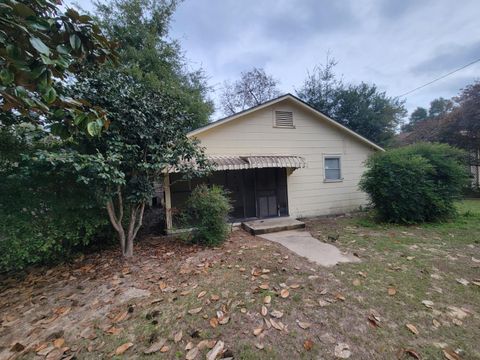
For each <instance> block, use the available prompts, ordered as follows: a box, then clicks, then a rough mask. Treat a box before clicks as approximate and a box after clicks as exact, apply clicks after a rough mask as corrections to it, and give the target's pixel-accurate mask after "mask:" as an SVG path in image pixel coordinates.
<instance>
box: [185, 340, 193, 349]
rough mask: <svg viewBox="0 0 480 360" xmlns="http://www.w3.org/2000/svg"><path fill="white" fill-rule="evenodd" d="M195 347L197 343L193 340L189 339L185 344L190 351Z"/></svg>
mask: <svg viewBox="0 0 480 360" xmlns="http://www.w3.org/2000/svg"><path fill="white" fill-rule="evenodd" d="M194 347H195V345H194V344H193V343H192V342H191V341H189V342H188V343H187V345H186V346H185V350H186V351H188V350H191V349H193V348H194Z"/></svg>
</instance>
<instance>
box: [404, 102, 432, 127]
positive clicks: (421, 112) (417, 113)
mask: <svg viewBox="0 0 480 360" xmlns="http://www.w3.org/2000/svg"><path fill="white" fill-rule="evenodd" d="M426 119H428V111H427V109H425V108H423V107H420V106H419V107H417V108H416V109H415V110H413V112H412V113H411V114H410V118H409V121H408V123H406V124H405V125H403V126H402V131H411V130H412V128H413V126H414V125H415V124H417V123H419V122H420V121H423V120H426Z"/></svg>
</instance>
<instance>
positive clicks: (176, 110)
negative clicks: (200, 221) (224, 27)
mask: <svg viewBox="0 0 480 360" xmlns="http://www.w3.org/2000/svg"><path fill="white" fill-rule="evenodd" d="M70 91H72V92H74V93H76V94H77V95H78V96H81V97H82V98H85V99H87V100H88V101H89V102H90V103H92V104H95V105H97V106H100V107H102V108H104V109H106V110H107V111H108V114H109V118H110V119H112V122H111V124H110V126H109V128H108V129H107V130H106V131H105V132H104V133H103V134H102V136H100V137H93V138H92V137H89V136H84V138H83V139H82V140H81V141H80V144H79V146H78V148H79V149H80V151H82V149H90V150H89V151H90V153H87V154H85V153H83V154H79V160H80V161H79V162H77V163H75V164H74V165H75V167H76V170H77V171H78V172H79V181H82V182H84V183H88V184H91V185H92V186H93V188H94V189H95V190H96V192H97V194H98V198H99V199H100V201H101V202H102V204H103V205H104V206H105V207H106V209H107V212H108V217H109V220H110V222H111V224H112V226H113V228H114V229H115V231H116V233H117V235H118V238H119V240H120V245H121V248H122V253H123V255H124V256H127V257H129V256H132V254H133V241H134V239H135V237H136V236H137V233H138V230H139V229H140V227H141V225H142V219H143V213H144V210H145V205H146V203H147V202H148V201H149V200H150V199H151V198H152V196H153V191H154V189H153V184H154V182H155V181H159V180H160V179H161V178H162V177H163V176H164V175H165V174H166V172H167V171H168V170H169V169H172V168H175V169H176V170H177V171H180V172H181V173H182V174H184V176H186V177H188V176H201V175H204V174H205V173H206V172H207V171H208V170H209V163H208V161H207V159H206V157H205V156H204V153H203V150H202V149H201V148H200V147H199V146H198V144H197V143H196V142H195V141H192V140H190V139H188V138H187V136H186V129H188V128H189V125H190V124H191V122H193V121H195V118H194V116H193V114H190V113H187V112H185V111H184V110H183V109H184V107H182V106H180V103H181V101H180V99H178V98H175V97H173V96H167V95H165V94H159V93H156V92H152V91H151V89H149V88H147V87H145V86H144V85H142V84H139V83H136V82H134V81H133V79H132V78H131V77H129V76H127V75H123V74H121V73H119V72H117V71H115V70H103V71H101V72H96V73H93V74H88V75H86V76H84V77H82V78H80V79H79V81H78V83H77V84H76V85H75V86H74V87H73V88H72V89H71V90H70Z"/></svg>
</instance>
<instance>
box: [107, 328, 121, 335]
mask: <svg viewBox="0 0 480 360" xmlns="http://www.w3.org/2000/svg"><path fill="white" fill-rule="evenodd" d="M122 330H123V328H117V327H115V326H112V327H110V328H108V329H107V333H108V334H112V335H118V334H120V333H121V332H122Z"/></svg>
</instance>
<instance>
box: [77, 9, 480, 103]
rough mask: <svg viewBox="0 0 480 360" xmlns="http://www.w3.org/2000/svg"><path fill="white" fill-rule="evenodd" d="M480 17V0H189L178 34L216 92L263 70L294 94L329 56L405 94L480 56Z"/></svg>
mask: <svg viewBox="0 0 480 360" xmlns="http://www.w3.org/2000/svg"><path fill="white" fill-rule="evenodd" d="M78 2H79V4H81V5H82V6H83V7H84V8H86V9H89V10H90V9H91V4H90V1H89V0H80V1H78ZM479 15H480V1H479V0H460V1H459V0H456V1H455V0H337V1H334V0H329V1H327V0H185V1H184V2H183V3H181V4H180V6H179V8H178V10H177V12H176V13H175V15H174V18H173V22H172V29H171V35H172V37H173V38H176V39H178V40H180V42H181V44H182V46H183V49H184V51H185V53H186V56H187V58H188V59H189V61H190V66H191V67H192V68H198V67H202V68H204V70H205V71H206V73H207V75H208V76H209V83H210V85H211V86H212V87H213V88H214V89H215V90H216V92H217V94H218V92H219V91H220V90H221V86H222V83H223V81H224V80H234V79H236V78H238V76H239V74H240V72H241V71H246V70H249V69H251V68H252V67H254V66H256V67H263V68H264V69H265V70H266V72H267V73H269V74H271V75H273V76H274V77H275V78H276V79H278V80H279V81H280V88H281V90H282V91H283V92H291V93H295V89H298V88H299V87H300V86H301V85H302V83H303V80H304V78H305V76H306V73H307V70H312V69H313V68H314V66H315V65H316V64H322V63H325V59H326V54H327V52H330V54H331V56H333V57H334V58H335V59H336V60H337V61H338V65H337V72H338V73H339V74H341V75H343V78H344V80H345V81H346V82H352V83H357V82H360V81H365V82H369V83H375V84H377V85H378V86H379V88H380V89H382V90H384V91H386V92H387V94H388V95H390V96H397V95H400V94H402V93H405V92H407V91H409V90H411V89H413V88H415V87H417V86H420V85H423V84H424V83H426V82H428V81H430V80H433V79H435V78H437V77H439V76H441V75H443V74H445V73H448V72H450V71H452V70H455V69H456V68H459V67H461V66H463V65H465V64H467V63H469V62H472V61H474V60H476V59H479V58H480V26H479V21H478V19H479ZM476 79H477V80H478V79H480V62H479V63H477V64H475V65H472V66H470V67H469V68H466V69H464V70H462V71H459V72H457V73H455V74H453V75H451V76H449V77H447V78H445V79H443V80H441V81H438V82H436V83H435V84H433V85H430V86H428V87H426V88H424V89H421V90H419V91H417V92H414V93H412V94H410V95H408V96H407V98H406V100H407V103H406V104H407V108H408V109H409V110H410V111H411V110H412V109H414V108H415V107H417V106H428V104H429V102H430V101H431V100H432V99H433V98H436V97H440V96H443V97H446V98H450V97H452V96H454V95H456V94H457V93H458V91H459V90H460V89H461V88H462V87H464V86H465V85H466V84H468V83H471V82H473V81H474V80H476ZM213 97H214V98H215V97H216V95H214V96H213Z"/></svg>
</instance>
